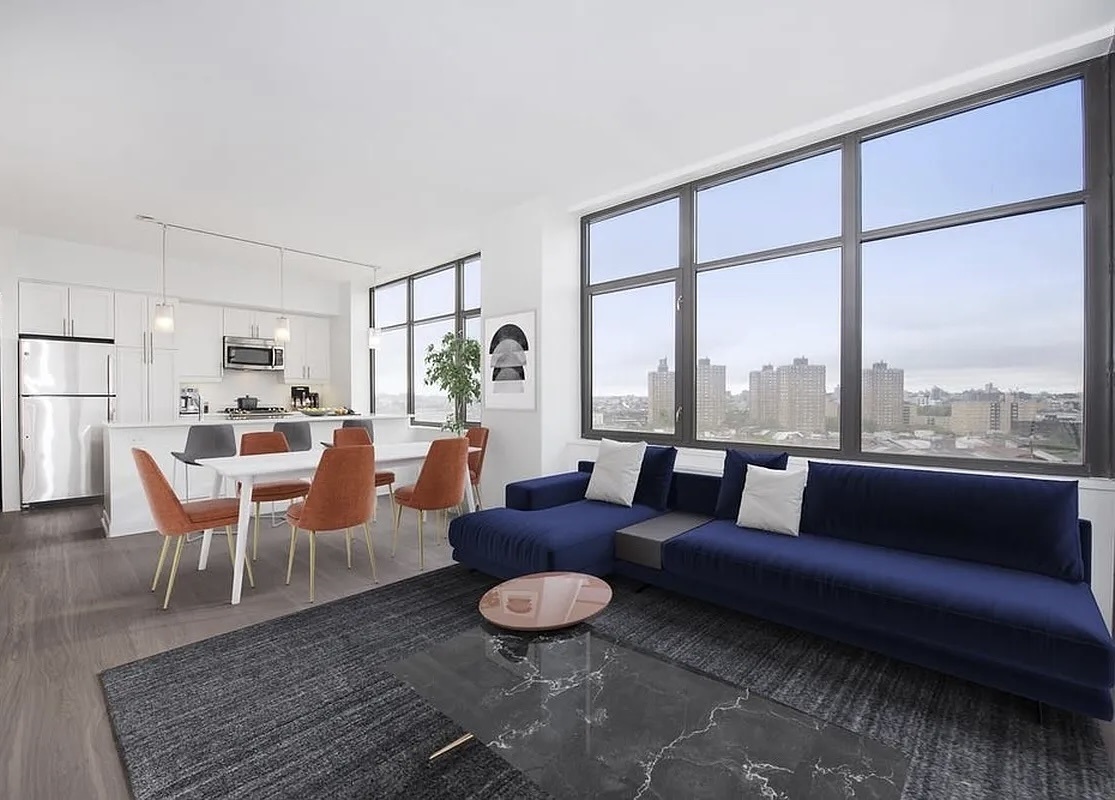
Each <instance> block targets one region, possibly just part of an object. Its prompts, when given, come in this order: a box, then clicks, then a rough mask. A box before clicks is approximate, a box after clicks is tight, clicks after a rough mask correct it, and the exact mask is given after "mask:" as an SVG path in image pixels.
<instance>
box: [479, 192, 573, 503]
mask: <svg viewBox="0 0 1115 800" xmlns="http://www.w3.org/2000/svg"><path fill="white" fill-rule="evenodd" d="M579 230H580V228H579V223H578V220H577V217H575V216H574V215H572V214H569V213H567V212H561V211H557V210H555V209H553V208H552V207H549V206H547V205H546V204H545V203H543V202H541V201H533V202H529V203H525V204H523V205H520V206H517V207H515V208H513V209H510V210H509V211H508V212H506V213H505V214H502V215H500V216H499V217H497V218H496V219H493V220H491V223H490V224H489V225H488V226H487V227H486V228H485V230H484V232H483V235H482V237H481V246H480V252H481V254H482V255H483V259H484V266H483V274H482V276H481V282H482V285H481V292H482V294H481V298H482V299H481V304H482V309H483V316H484V318H488V317H492V316H499V315H503V314H511V313H515V312H518V311H531V310H534V311H536V312H537V317H536V325H537V331H536V345H537V349H536V351H535V352H536V356H535V369H536V370H537V371H538V381H537V385H536V391H537V397H536V406H535V410H534V411H509V410H504V409H490V408H485V409H484V411H483V423H484V425H485V426H487V427H488V428H490V429H491V437H490V439H489V443H488V453H487V457H486V460H485V462H484V474H483V477H482V484H481V491H482V492H483V496H484V500H485V504H486V505H489V506H495V505H502V504H503V487H504V486H505V485H506V484H507V483H509V482H511V481H515V480H520V479H522V478H527V477H532V476H536V475H541V474H544V473H545V472H549V471H552V470H553V469H556V468H557V467H558V466H559V464H560V463H561V458H562V457H563V454H564V449H565V445H566V443H567V442H568V441H569V439H570V438H571V437H572V436H575V435H576V434H577V430H578V429H577V424H578V423H577V420H578V419H579V408H580V405H579V404H580V399H579V398H580V388H579V387H580V378H579V374H578V372H579V367H578V355H577V354H578V353H579V351H580V345H579V343H578V336H579V333H578V330H579V324H580V323H579V320H580V312H579V297H580V292H579V278H578V275H579V272H578V268H577V264H578V244H577V243H578V232H579Z"/></svg>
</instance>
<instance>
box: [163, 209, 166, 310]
mask: <svg viewBox="0 0 1115 800" xmlns="http://www.w3.org/2000/svg"><path fill="white" fill-rule="evenodd" d="M163 305H164V306H165V305H166V225H165V224H164V225H163Z"/></svg>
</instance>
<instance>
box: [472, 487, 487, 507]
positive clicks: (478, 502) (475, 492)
mask: <svg viewBox="0 0 1115 800" xmlns="http://www.w3.org/2000/svg"><path fill="white" fill-rule="evenodd" d="M472 496H473V497H475V498H476V510H477V511H479V510H481V509H482V508H484V503H483V501H482V500H481V499H480V484H479V483H474V484H472Z"/></svg>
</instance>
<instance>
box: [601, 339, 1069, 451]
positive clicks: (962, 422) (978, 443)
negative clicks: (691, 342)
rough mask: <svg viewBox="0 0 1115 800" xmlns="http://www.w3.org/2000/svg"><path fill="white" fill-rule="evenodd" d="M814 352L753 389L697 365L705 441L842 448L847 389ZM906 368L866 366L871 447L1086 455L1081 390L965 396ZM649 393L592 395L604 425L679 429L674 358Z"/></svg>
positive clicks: (754, 376)
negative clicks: (731, 385)
mask: <svg viewBox="0 0 1115 800" xmlns="http://www.w3.org/2000/svg"><path fill="white" fill-rule="evenodd" d="M825 373H826V369H825V367H824V366H823V365H821V364H814V363H812V362H811V361H810V359H809V358H808V357H806V356H795V357H794V358H793V359H791V360H790V361H789V362H788V363H785V364H778V365H775V364H771V363H767V364H763V365H761V366H759V367H758V368H757V369H752V370H749V371H748V386H749V388H748V389H747V390H745V391H740V392H736V393H732V392H729V391H728V390H727V388H726V380H725V374H726V367H725V365H723V364H715V363H712V361H711V360H710V359H708V358H701V359H698V361H697V364H696V365H695V386H694V389H695V393H696V399H697V406H696V408H695V409H693V410H692V411H691V413H692V414H693V415H694V417H695V423H696V426H695V427H696V434H697V437H698V438H700V439H703V440H706V441H723V442H741V443H747V442H760V443H768V444H779V445H783V446H798V447H815V448H838V447H840V439H841V436H840V427H841V426H840V423H841V411H840V407H841V403H842V401H843V399H844V398H843V397H842V396H841V394H840V393H839V392H833V391H829V390H828V389H827V388H826V380H825ZM904 381H905V373H904V370H903V369H902V368H901V367H899V366H896V365H892V364H890V363H888V362H886V361H876V362H874V363H872V364H870V365H869V366H867V367H866V368H864V369H863V370H861V372H860V381H859V389H860V392H861V395H860V400H861V405H860V409H861V419H862V428H861V431H862V433H861V444H860V447H861V449H862V452H864V453H907V452H916V453H920V454H922V455H929V456H942V455H944V456H953V457H968V458H995V459H1006V460H1011V459H1029V460H1041V461H1047V462H1065V461H1067V462H1076V461H1079V459H1080V457H1081V438H1080V426H1081V421H1082V408H1083V397H1082V396H1081V394H1080V393H1079V392H1068V393H1058V394H1053V393H1028V392H1022V391H1011V390H1010V389H1009V388H1008V389H1003V388H1000V387H998V386H995V385H994V383H992V382H986V383H984V384H983V385H982V386H978V387H977V386H973V387H969V388H966V389H964V390H962V391H959V392H949V391H946V390H945V389H943V388H941V387H936V386H935V387H932V388H929V389H913V390H911V389H908V388H907V387H906V386H905V383H904ZM646 386H647V389H646V393H645V394H631V395H608V396H600V395H594V397H593V399H592V426H593V428H595V429H597V430H629V431H642V432H657V433H667V434H670V433H673V432H674V431H675V417H674V414H675V411H676V409H677V407H678V399H677V398H676V396H675V389H676V384H675V373H674V371H673V370H671V369H670V367H669V359H668V358H659V359H658V363H657V366H656V367H655V368H654V369H653V370H648V371H647V373H646Z"/></svg>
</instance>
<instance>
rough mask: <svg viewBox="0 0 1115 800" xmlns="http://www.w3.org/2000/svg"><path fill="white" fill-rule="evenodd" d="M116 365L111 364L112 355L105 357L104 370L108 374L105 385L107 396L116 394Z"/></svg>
mask: <svg viewBox="0 0 1115 800" xmlns="http://www.w3.org/2000/svg"><path fill="white" fill-rule="evenodd" d="M115 366H116V365H115V364H114V363H113V359H112V353H109V354H108V355H107V356H105V370H106V372H107V373H108V375H107V380H106V381H105V385H106V386H107V387H108V393H109V394H116V374H115V373H116V370H115V369H114V367H115Z"/></svg>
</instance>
